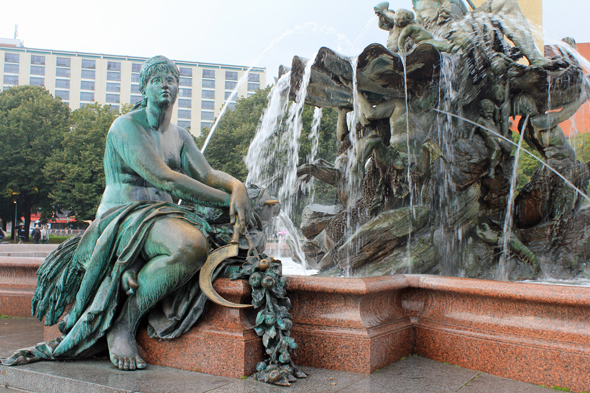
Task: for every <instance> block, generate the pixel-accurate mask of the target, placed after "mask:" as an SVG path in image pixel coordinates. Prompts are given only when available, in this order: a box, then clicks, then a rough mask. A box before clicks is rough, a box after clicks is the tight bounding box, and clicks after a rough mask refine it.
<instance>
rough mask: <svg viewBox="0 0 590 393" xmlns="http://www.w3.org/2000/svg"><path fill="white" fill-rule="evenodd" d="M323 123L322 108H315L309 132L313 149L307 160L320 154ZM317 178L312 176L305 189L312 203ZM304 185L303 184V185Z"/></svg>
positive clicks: (312, 160) (313, 158)
mask: <svg viewBox="0 0 590 393" xmlns="http://www.w3.org/2000/svg"><path fill="white" fill-rule="evenodd" d="M321 123H322V108H318V107H316V108H314V110H313V120H312V122H311V131H310V132H309V139H310V140H311V150H310V153H309V154H308V155H307V162H314V161H315V159H316V157H317V155H318V146H319V143H320V125H321ZM314 186H315V179H314V178H313V177H312V178H311V179H310V181H308V182H307V184H306V185H305V186H304V187H305V191H306V192H307V193H308V194H309V200H310V203H313V202H314V199H315V187H314ZM302 187H303V186H302Z"/></svg>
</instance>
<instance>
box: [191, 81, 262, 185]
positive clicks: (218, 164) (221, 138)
mask: <svg viewBox="0 0 590 393" xmlns="http://www.w3.org/2000/svg"><path fill="white" fill-rule="evenodd" d="M269 92H270V86H269V87H267V88H266V89H261V90H258V91H257V92H256V93H255V94H254V95H252V96H250V97H248V98H239V99H238V101H237V103H236V106H235V108H234V109H233V110H227V111H226V112H225V114H224V115H223V117H222V118H221V120H220V121H219V124H218V125H217V128H216V129H215V131H214V133H213V136H212V137H211V140H210V141H209V144H208V145H207V148H206V149H205V158H207V161H209V164H211V167H212V168H214V169H217V170H220V171H223V172H226V173H229V174H230V175H232V176H233V177H235V178H237V179H239V180H241V181H245V180H246V177H247V176H248V172H247V170H246V165H245V164H244V157H246V155H247V154H248V147H249V146H250V142H251V141H252V139H253V138H254V135H255V134H256V127H258V121H259V120H260V117H261V116H262V112H263V111H264V109H265V108H266V106H267V104H268V99H267V96H268V93H269ZM208 133H209V129H204V130H203V132H202V134H201V135H200V136H199V137H198V138H196V142H197V146H199V148H201V149H202V146H203V145H204V143H205V139H206V138H207V134H208Z"/></svg>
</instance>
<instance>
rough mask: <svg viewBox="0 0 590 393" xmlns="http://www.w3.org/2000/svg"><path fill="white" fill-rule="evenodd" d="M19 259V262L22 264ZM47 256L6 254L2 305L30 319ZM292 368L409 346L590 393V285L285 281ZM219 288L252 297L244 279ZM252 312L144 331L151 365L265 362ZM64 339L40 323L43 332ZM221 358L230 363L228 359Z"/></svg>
mask: <svg viewBox="0 0 590 393" xmlns="http://www.w3.org/2000/svg"><path fill="white" fill-rule="evenodd" d="M15 259H20V261H15ZM40 263H41V261H40V260H38V259H35V258H11V257H1V256H0V313H1V314H6V315H12V316H29V315H30V300H31V297H32V295H33V292H34V285H35V282H36V276H35V272H36V270H37V268H38V266H39V264H40ZM288 280H289V284H288V288H287V289H288V292H289V296H290V298H291V302H292V310H291V311H292V314H293V322H294V327H293V330H292V334H293V337H294V338H295V339H296V341H297V342H298V343H299V345H300V348H299V349H298V350H297V356H296V357H294V360H295V362H296V363H297V364H300V365H306V366H312V367H321V368H327V369H334V370H342V371H350V372H358V373H365V374H368V373H371V372H373V371H374V370H376V369H378V368H382V367H384V366H385V365H387V364H390V363H393V362H395V361H396V360H398V359H400V358H401V357H403V356H405V355H407V354H409V353H418V354H420V355H422V356H425V357H428V358H431V359H434V360H438V361H441V362H448V363H451V364H456V365H459V366H462V367H466V368H470V369H475V370H479V371H483V372H486V373H490V374H493V375H497V376H501V377H506V378H511V379H516V380H519V381H524V382H529V383H534V384H537V385H540V384H545V385H546V386H553V385H558V386H561V387H568V388H570V389H571V390H572V391H590V374H589V373H588V372H587V370H589V369H590V333H589V332H590V318H588V315H590V288H584V287H572V286H555V285H544V284H531V283H511V282H499V281H486V280H476V279H462V278H452V277H441V276H426V275H397V276H387V277H375V278H365V279H345V278H325V277H289V278H288ZM215 288H216V290H217V291H218V293H220V294H221V295H222V296H223V297H225V298H226V299H228V300H230V301H233V302H240V303H248V302H249V301H250V299H249V288H248V285H247V284H246V283H245V282H243V281H230V280H228V279H219V280H217V281H216V282H215ZM254 316H255V312H254V310H252V309H248V310H236V309H226V308H224V307H221V306H217V305H215V304H211V305H210V306H209V309H208V310H207V311H206V312H205V314H204V316H203V318H202V320H201V321H199V322H198V323H197V324H196V325H195V326H194V327H193V328H192V329H191V330H190V331H189V332H187V333H186V334H185V335H183V336H181V337H180V338H178V339H175V340H171V341H158V340H153V339H150V338H149V337H148V336H147V332H146V330H145V328H144V329H142V330H140V331H139V333H138V342H139V343H140V345H141V346H142V347H143V350H144V353H143V354H144V356H145V357H146V360H147V361H148V363H151V364H156V365H164V366H170V367H176V368H181V369H185V370H195V371H200V372H205V373H208V374H214V375H219V376H227V377H241V376H244V375H249V374H251V373H253V372H254V370H255V366H256V363H257V362H258V361H260V360H262V359H263V358H264V351H263V347H262V344H261V342H260V338H259V337H257V336H256V334H255V333H254V331H253V322H254ZM58 335H59V332H58V331H57V329H56V327H49V328H46V329H45V339H46V340H49V339H52V338H55V337H56V336H58ZM222 359H223V361H222Z"/></svg>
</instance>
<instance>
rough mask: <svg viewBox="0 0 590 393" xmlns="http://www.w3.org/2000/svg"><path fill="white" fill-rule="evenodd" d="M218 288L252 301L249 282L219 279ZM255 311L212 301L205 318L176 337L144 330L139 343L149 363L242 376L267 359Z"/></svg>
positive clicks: (238, 300)
mask: <svg viewBox="0 0 590 393" xmlns="http://www.w3.org/2000/svg"><path fill="white" fill-rule="evenodd" d="M214 288H215V290H216V291H217V293H219V294H220V295H221V296H222V297H224V298H225V299H227V300H229V301H231V302H234V303H246V304H248V303H250V301H251V299H250V287H249V286H248V284H247V283H246V282H245V281H241V280H238V281H230V280H229V279H218V280H216V281H215V284H214ZM254 318H255V313H254V310H253V309H251V308H249V309H242V310H240V309H232V308H226V307H223V306H219V305H217V304H214V303H212V302H209V308H208V309H207V310H206V312H205V313H204V315H203V317H202V319H200V320H199V321H198V322H197V324H196V325H195V326H194V327H193V328H192V329H190V330H189V331H188V332H187V333H185V334H183V335H182V336H180V337H179V338H176V339H174V340H155V339H151V338H149V337H148V334H147V329H145V328H143V329H140V331H139V332H138V335H137V342H138V344H139V345H140V346H141V347H142V348H143V350H144V352H143V354H142V355H143V356H145V357H144V359H145V360H146V362H148V363H149V364H156V365H159V366H168V367H175V368H180V369H183V370H191V371H199V372H202V373H207V374H213V375H219V376H225V377H233V378H240V377H242V376H245V375H250V374H252V373H254V372H255V371H256V363H258V362H260V361H262V360H263V355H264V349H263V346H262V341H261V339H260V338H259V337H258V336H257V335H256V333H255V332H254Z"/></svg>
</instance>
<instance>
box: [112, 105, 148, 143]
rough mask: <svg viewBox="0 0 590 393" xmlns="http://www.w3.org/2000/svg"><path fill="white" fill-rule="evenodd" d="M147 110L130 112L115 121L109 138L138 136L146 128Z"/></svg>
mask: <svg viewBox="0 0 590 393" xmlns="http://www.w3.org/2000/svg"><path fill="white" fill-rule="evenodd" d="M145 122H146V121H145V109H139V110H137V111H133V112H129V113H126V114H124V115H121V116H119V117H117V118H116V119H115V121H113V124H112V125H111V128H110V130H109V136H111V137H113V136H115V137H116V136H122V135H129V134H136V133H137V132H138V131H140V130H143V129H144V126H145Z"/></svg>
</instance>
